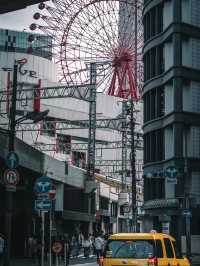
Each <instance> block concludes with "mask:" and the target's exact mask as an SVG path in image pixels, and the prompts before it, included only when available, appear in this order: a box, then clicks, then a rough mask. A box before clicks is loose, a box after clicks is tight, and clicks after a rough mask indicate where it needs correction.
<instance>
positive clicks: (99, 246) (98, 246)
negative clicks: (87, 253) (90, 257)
mask: <svg viewBox="0 0 200 266" xmlns="http://www.w3.org/2000/svg"><path fill="white" fill-rule="evenodd" d="M94 246H95V250H96V255H97V263H98V264H100V261H99V258H100V257H101V256H102V254H103V247H104V239H103V237H102V236H101V234H98V235H97V236H96V237H95V240H94Z"/></svg>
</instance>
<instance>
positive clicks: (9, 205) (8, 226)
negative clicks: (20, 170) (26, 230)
mask: <svg viewBox="0 0 200 266" xmlns="http://www.w3.org/2000/svg"><path fill="white" fill-rule="evenodd" d="M17 71H18V65H17V63H15V64H14V69H13V89H12V104H11V109H10V115H9V117H10V121H9V123H10V131H9V144H8V149H9V152H11V151H14V150H15V145H14V142H15V125H16V122H15V117H16V100H17ZM12 213H13V192H12V191H8V190H6V210H5V257H4V266H9V265H10V253H11V234H12Z"/></svg>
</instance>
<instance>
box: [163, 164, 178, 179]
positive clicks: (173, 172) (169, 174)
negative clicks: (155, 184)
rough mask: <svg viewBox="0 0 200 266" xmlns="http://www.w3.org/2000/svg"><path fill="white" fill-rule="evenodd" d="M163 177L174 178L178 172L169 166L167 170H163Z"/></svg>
mask: <svg viewBox="0 0 200 266" xmlns="http://www.w3.org/2000/svg"><path fill="white" fill-rule="evenodd" d="M165 175H166V177H168V178H176V177H177V175H178V170H177V168H176V167H174V166H169V167H167V169H166V170H165Z"/></svg>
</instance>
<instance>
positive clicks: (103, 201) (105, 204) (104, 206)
mask: <svg viewBox="0 0 200 266" xmlns="http://www.w3.org/2000/svg"><path fill="white" fill-rule="evenodd" d="M99 208H100V210H108V209H109V199H107V198H104V197H101V196H100V198H99Z"/></svg>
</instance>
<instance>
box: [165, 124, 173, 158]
mask: <svg viewBox="0 0 200 266" xmlns="http://www.w3.org/2000/svg"><path fill="white" fill-rule="evenodd" d="M164 143H165V160H167V159H169V158H171V157H173V156H174V136H173V128H172V127H167V128H165V141H164Z"/></svg>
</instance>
